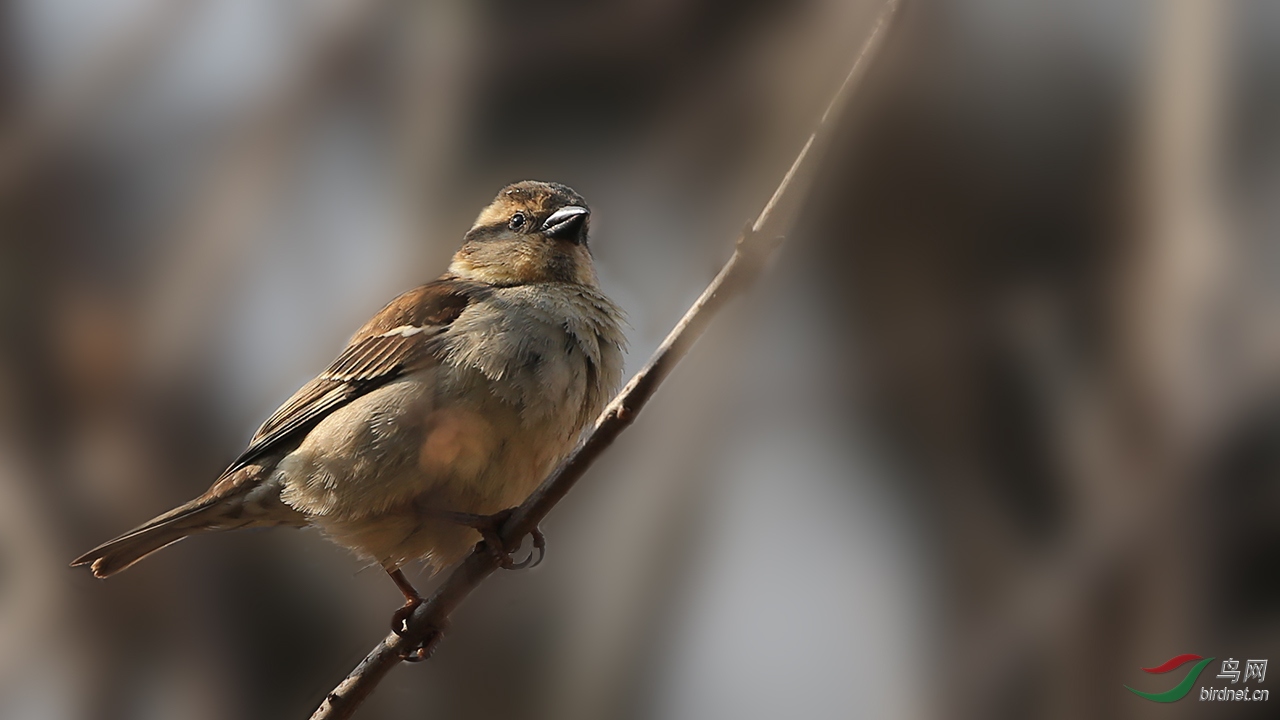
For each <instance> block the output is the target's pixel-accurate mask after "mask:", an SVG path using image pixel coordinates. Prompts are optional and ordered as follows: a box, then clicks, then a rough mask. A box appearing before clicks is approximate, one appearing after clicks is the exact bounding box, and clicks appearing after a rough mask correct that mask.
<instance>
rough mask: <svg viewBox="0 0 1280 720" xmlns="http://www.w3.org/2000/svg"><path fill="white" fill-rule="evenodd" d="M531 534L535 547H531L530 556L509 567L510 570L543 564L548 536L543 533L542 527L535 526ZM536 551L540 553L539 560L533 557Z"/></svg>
mask: <svg viewBox="0 0 1280 720" xmlns="http://www.w3.org/2000/svg"><path fill="white" fill-rule="evenodd" d="M529 535H530V536H531V537H533V547H532V548H530V549H529V557H526V558H525V559H524V560H521V561H520V562H518V563H513V564H512V565H511V566H510V567H508V568H507V569H508V570H524V569H525V568H536V567H538V566H539V565H541V564H542V559H543V558H545V557H546V556H547V536H546V535H543V534H542V530H541V529H540V528H536V527H535V528H534V529H533V532H531V533H529ZM534 553H537V555H538V559H537V560H534V559H533V555H534ZM504 567H506V566H504Z"/></svg>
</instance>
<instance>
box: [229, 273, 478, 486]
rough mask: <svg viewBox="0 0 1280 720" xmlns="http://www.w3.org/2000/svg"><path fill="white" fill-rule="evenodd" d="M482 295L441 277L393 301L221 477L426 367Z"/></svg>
mask: <svg viewBox="0 0 1280 720" xmlns="http://www.w3.org/2000/svg"><path fill="white" fill-rule="evenodd" d="M484 292H486V288H485V286H484V285H480V284H477V283H469V282H465V281H462V280H458V279H456V278H451V277H447V276H446V277H443V278H441V279H439V280H436V281H435V282H431V283H428V284H426V285H423V286H421V287H419V288H416V289H414V290H410V291H409V292H407V293H405V294H403V295H401V296H399V297H397V298H396V299H395V300H392V301H391V302H390V303H389V304H388V305H387V306H386V307H384V308H383V309H382V310H381V311H379V312H378V314H377V315H374V316H373V319H371V320H370V321H369V322H368V323H366V324H365V326H364V327H362V328H360V330H359V332H357V333H356V334H355V336H354V337H353V338H352V339H351V342H350V343H349V344H348V345H347V347H346V349H345V350H343V351H342V354H340V355H339V356H338V358H337V359H336V360H334V361H333V363H331V364H330V365H329V367H328V369H326V370H325V371H324V372H323V373H321V374H320V375H319V377H317V378H315V379H314V380H312V381H311V382H309V383H307V384H306V385H303V386H302V388H301V389H299V390H298V392H296V393H294V395H293V397H291V398H289V400H288V401H287V402H285V403H284V404H283V405H281V406H280V408H279V409H278V410H276V411H275V412H274V413H272V414H271V417H269V418H267V421H266V422H264V423H263V424H262V427H260V428H258V432H256V433H254V436H253V439H252V440H251V441H250V442H249V447H247V448H245V451H244V452H243V453H241V454H240V457H238V458H236V461H235V462H234V463H232V464H231V466H230V467H229V468H227V470H226V471H225V472H223V475H224V476H225V475H227V474H229V473H233V472H235V471H237V470H239V469H240V468H242V467H245V466H246V465H248V464H249V463H251V462H253V461H254V460H255V459H256V458H258V457H261V456H262V455H263V454H265V453H267V452H270V451H271V450H273V449H275V448H276V447H277V446H278V445H279V444H281V443H282V442H284V441H285V440H287V439H289V438H292V437H293V436H294V435H295V434H296V433H298V432H301V431H304V430H307V429H310V428H311V427H314V426H315V424H316V423H318V422H320V420H322V419H323V418H324V417H325V416H326V415H328V414H329V413H331V412H333V411H334V410H336V409H338V408H340V407H342V406H343V405H346V404H347V403H349V402H351V401H352V400H354V399H355V398H357V397H359V396H361V395H363V394H365V393H367V392H369V391H370V390H372V389H374V388H376V387H379V386H381V385H383V384H385V383H387V382H389V381H391V380H393V379H395V378H396V377H399V376H400V375H403V374H404V373H406V372H411V371H413V370H419V369H422V368H425V367H430V366H431V364H433V363H434V362H436V358H435V355H434V348H435V343H434V342H433V339H434V338H435V337H436V336H438V335H439V334H440V333H441V332H442V331H443V330H444V329H445V328H447V327H448V326H449V323H451V322H453V321H454V320H455V319H457V317H458V316H459V315H461V314H462V311H463V309H465V308H466V307H467V305H469V304H470V303H471V302H472V301H473V300H475V299H476V298H477V297H479V296H480V295H482V294H483V293H484Z"/></svg>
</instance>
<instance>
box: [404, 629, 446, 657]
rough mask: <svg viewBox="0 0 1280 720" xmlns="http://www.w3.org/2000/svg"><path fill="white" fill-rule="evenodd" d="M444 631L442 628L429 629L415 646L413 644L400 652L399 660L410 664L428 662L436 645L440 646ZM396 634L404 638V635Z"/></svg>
mask: <svg viewBox="0 0 1280 720" xmlns="http://www.w3.org/2000/svg"><path fill="white" fill-rule="evenodd" d="M406 629H407V626H406ZM444 631H445V628H444V627H433V628H431V629H430V630H428V632H427V633H426V635H425V636H424V637H423V638H422V640H420V641H418V642H417V643H416V644H414V645H413V646H411V647H407V648H402V649H401V650H400V659H401V660H403V661H404V662H410V663H415V662H422V661H423V660H429V659H430V658H431V656H432V655H433V654H434V653H435V651H436V645H439V644H440V638H441V637H443V636H444ZM396 634H397V635H400V636H401V637H404V635H403V634H401V633H396Z"/></svg>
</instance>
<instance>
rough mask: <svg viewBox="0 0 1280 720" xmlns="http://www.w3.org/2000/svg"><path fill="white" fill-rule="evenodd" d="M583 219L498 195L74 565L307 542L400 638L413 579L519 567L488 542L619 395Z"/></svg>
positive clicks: (572, 208)
mask: <svg viewBox="0 0 1280 720" xmlns="http://www.w3.org/2000/svg"><path fill="white" fill-rule="evenodd" d="M590 215H591V213H590V210H588V208H587V204H586V202H585V201H584V200H583V199H582V196H580V195H578V193H576V192H574V191H573V190H572V189H570V188H568V187H566V186H564V185H560V184H558V183H550V182H537V181H525V182H519V183H515V184H513V185H509V186H507V187H505V188H503V189H502V191H501V192H499V193H498V196H497V197H496V198H495V199H494V201H493V202H492V203H490V204H489V206H488V207H486V208H485V209H484V210H483V211H481V213H480V215H479V216H478V217H477V218H476V221H475V224H474V225H473V226H472V228H471V229H470V230H469V231H467V233H466V235H465V236H464V238H463V242H462V247H461V248H460V249H459V250H458V251H457V253H456V254H455V255H454V256H453V261H452V263H451V264H450V265H449V269H448V271H446V272H445V273H444V274H443V275H441V276H440V277H439V278H438V279H437V280H434V281H432V282H429V283H427V284H425V285H422V286H421V287H418V288H416V289H414V290H410V291H409V292H406V293H404V294H403V295H400V296H399V297H397V298H396V299H394V300H392V301H391V302H390V304H388V305H387V306H386V307H384V308H383V309H382V310H381V311H379V312H378V313H377V314H376V315H374V316H373V318H372V319H371V320H369V321H368V322H367V323H365V325H364V327H362V328H360V330H359V331H358V332H356V334H355V335H354V336H353V337H352V338H351V341H350V342H349V343H348V344H347V347H346V349H344V350H343V351H342V352H341V353H340V354H339V355H338V357H337V359H336V360H334V361H333V363H332V364H330V365H329V367H328V368H327V369H325V371H324V372H322V373H320V374H319V375H318V376H317V377H316V378H315V379H313V380H312V381H310V382H308V383H307V384H306V385H304V386H303V387H302V388H301V389H300V390H298V391H297V392H296V393H295V394H294V395H293V397H291V398H289V400H288V401H286V402H285V403H284V404H283V405H281V406H280V408H279V409H278V410H276V411H275V412H274V413H273V414H272V415H271V416H270V417H269V418H267V420H266V422H264V423H263V424H262V427H260V428H259V429H258V431H257V432H256V433H255V434H254V436H253V438H252V440H250V442H249V445H248V447H247V448H246V449H245V450H244V452H242V453H241V454H240V456H239V457H237V458H236V459H235V461H234V462H232V463H231V465H230V466H229V467H227V469H226V470H225V471H223V473H222V474H221V475H220V476H219V477H218V479H217V481H216V482H214V483H213V485H212V487H210V488H209V490H208V491H207V492H205V493H204V494H203V495H201V496H199V497H197V498H196V499H194V500H192V501H190V502H188V503H186V504H185V505H181V506H179V507H177V508H174V509H173V510H170V511H169V512H167V513H164V514H163V515H160V516H159V517H156V518H155V519H153V520H150V521H148V522H146V523H143V524H142V525H140V526H138V527H136V528H134V529H133V530H130V531H129V532H127V533H125V534H123V535H121V536H120V537H117V538H115V539H114V540H109V541H107V542H105V543H103V544H102V545H99V546H98V547H96V548H94V549H93V550H90V551H89V552H87V553H85V554H84V555H81V556H80V557H78V558H76V559H75V560H74V561H72V563H71V564H72V566H80V565H89V566H90V568H91V569H92V571H93V574H94V575H96V576H97V577H100V578H105V577H108V576H110V575H114V574H115V573H118V572H120V571H121V570H124V569H125V568H127V567H129V566H131V565H133V564H134V563H135V562H137V561H138V560H141V559H142V558H144V557H146V556H147V555H149V554H151V553H153V552H155V551H157V550H159V549H160V548H163V547H165V546H166V545H169V544H171V543H174V542H177V541H178V540H181V539H182V538H185V537H187V536H189V535H193V534H196V533H202V532H208V531H214V530H233V529H237V528H251V527H271V526H292V527H304V526H311V527H316V528H319V529H320V530H321V531H323V533H324V534H325V535H327V536H328V537H329V538H330V539H332V540H333V541H334V542H336V543H337V544H339V545H341V546H343V547H346V548H348V549H350V550H351V551H353V552H354V553H355V554H356V555H358V556H359V557H361V558H363V559H365V560H366V561H369V562H371V563H377V564H380V565H381V566H382V568H383V569H384V570H386V572H387V573H388V574H389V575H390V576H391V578H392V580H394V581H395V583H396V585H397V587H398V588H399V589H400V591H401V592H402V593H403V594H404V596H405V606H404V607H403V608H401V609H400V610H399V611H397V613H396V615H395V617H394V618H393V623H392V626H393V628H397V631H399V630H398V628H399V627H400V626H401V624H402V623H403V621H404V619H405V618H406V617H407V616H408V613H409V612H412V610H413V608H414V607H416V606H417V605H418V604H419V603H421V602H422V598H421V595H419V594H418V592H417V591H416V590H415V589H414V588H413V586H412V585H411V584H410V583H409V582H408V580H407V579H406V578H405V576H404V574H403V571H402V568H403V567H404V566H405V565H406V564H408V563H410V562H412V561H415V560H422V561H424V562H425V563H426V564H427V565H428V566H429V567H430V568H431V570H432V572H435V571H438V570H440V569H441V568H444V567H447V566H449V565H451V564H453V563H455V562H457V561H458V560H460V559H461V558H462V557H463V556H464V555H466V553H467V552H468V550H469V549H470V548H471V547H472V546H473V545H475V544H476V543H477V542H481V543H483V545H484V546H486V547H487V548H488V549H489V550H490V551H492V552H494V553H495V554H497V555H498V556H499V559H500V561H501V562H502V564H503V566H505V567H518V566H520V565H519V564H516V563H514V562H513V561H512V560H511V558H510V556H509V555H508V554H507V553H506V551H505V549H503V548H502V544H501V542H500V541H499V540H498V539H497V535H496V530H497V528H499V527H500V526H501V522H502V521H503V520H504V519H505V517H506V515H507V514H509V512H510V510H511V509H512V508H513V506H515V505H518V504H519V503H520V502H521V501H523V500H524V499H525V498H526V497H527V496H528V495H529V494H530V493H531V492H532V491H533V490H534V488H535V487H537V485H538V483H539V482H540V481H541V480H542V479H543V478H544V477H545V476H546V475H547V474H548V473H549V472H550V471H551V470H552V469H553V468H554V467H555V466H556V465H557V464H558V463H559V462H560V461H561V460H562V459H563V458H564V457H565V456H566V455H567V454H568V453H569V452H570V451H571V450H572V449H573V447H574V445H575V444H576V442H577V439H578V437H579V435H580V434H581V433H582V431H583V430H584V429H585V428H586V427H587V425H588V424H589V423H591V422H592V421H593V420H595V419H596V417H597V416H598V415H599V414H600V412H601V411H602V410H603V409H604V407H605V405H606V404H607V402H608V401H609V399H610V398H611V397H612V395H613V393H614V392H615V391H616V389H617V387H618V385H619V383H620V381H621V379H622V365H623V352H624V347H625V337H624V335H623V332H622V329H621V321H622V311H621V310H620V309H619V308H618V306H617V305H615V304H614V303H613V302H612V301H611V300H610V299H609V298H608V297H606V296H605V295H604V294H603V293H602V292H601V291H600V288H599V284H598V282H597V279H596V272H595V268H594V265H593V263H592V258H591V251H590V249H589V247H588V245H587V235H588V226H589V219H590ZM534 538H535V546H536V549H537V550H538V551H539V560H540V559H541V552H542V547H543V545H542V542H541V537H540V535H537V534H536V535H535V536H534ZM529 559H532V552H531V553H530V558H529ZM527 563H528V560H526V561H525V563H523V564H527Z"/></svg>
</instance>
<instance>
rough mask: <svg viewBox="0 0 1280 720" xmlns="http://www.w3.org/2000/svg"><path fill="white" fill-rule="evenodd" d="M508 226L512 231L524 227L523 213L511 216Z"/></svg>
mask: <svg viewBox="0 0 1280 720" xmlns="http://www.w3.org/2000/svg"><path fill="white" fill-rule="evenodd" d="M510 226H511V229H512V230H519V229H520V228H522V227H524V213H519V212H518V213H516V214H515V215H512V216H511V222H510Z"/></svg>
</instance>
